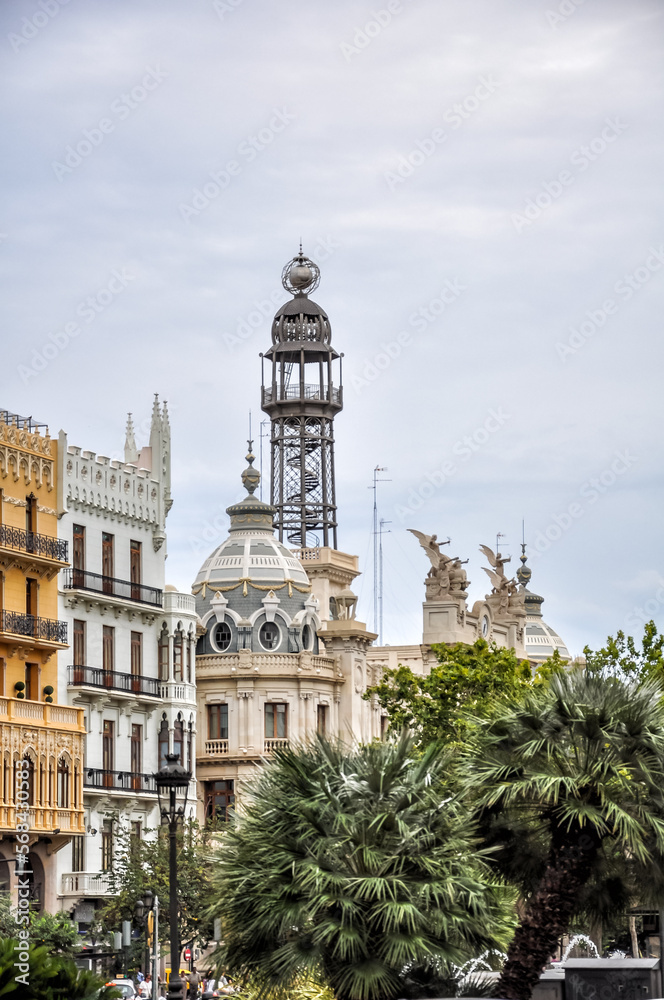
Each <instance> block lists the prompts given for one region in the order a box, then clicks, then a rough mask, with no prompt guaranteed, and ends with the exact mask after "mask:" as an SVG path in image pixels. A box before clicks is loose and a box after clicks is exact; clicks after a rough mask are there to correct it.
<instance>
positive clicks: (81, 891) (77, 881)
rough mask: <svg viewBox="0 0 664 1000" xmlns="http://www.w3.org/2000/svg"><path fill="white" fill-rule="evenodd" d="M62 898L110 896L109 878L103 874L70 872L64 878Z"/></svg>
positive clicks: (61, 888)
mask: <svg viewBox="0 0 664 1000" xmlns="http://www.w3.org/2000/svg"><path fill="white" fill-rule="evenodd" d="M60 894H61V895H62V896H110V894H111V890H110V888H109V885H108V876H107V875H105V874H104V873H103V872H70V873H68V874H67V875H63V876H62V884H61V887H60Z"/></svg>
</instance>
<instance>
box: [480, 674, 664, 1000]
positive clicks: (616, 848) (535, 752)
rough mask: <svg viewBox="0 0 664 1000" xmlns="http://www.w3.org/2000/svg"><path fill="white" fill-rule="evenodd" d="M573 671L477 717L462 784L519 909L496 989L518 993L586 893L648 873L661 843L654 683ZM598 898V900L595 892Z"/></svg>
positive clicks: (662, 804)
mask: <svg viewBox="0 0 664 1000" xmlns="http://www.w3.org/2000/svg"><path fill="white" fill-rule="evenodd" d="M635 673H636V672H635V671H634V672H632V675H631V676H630V674H629V673H628V672H624V671H623V673H622V675H621V676H607V675H606V672H604V671H602V670H599V671H596V670H591V671H590V672H588V671H582V670H580V669H577V668H575V669H573V670H572V671H571V672H570V673H569V674H566V673H563V674H556V675H554V676H553V677H551V678H550V680H549V682H548V683H547V684H545V685H541V686H540V687H535V688H532V689H530V690H528V691H526V692H525V693H524V694H523V695H522V697H521V699H520V700H519V701H515V702H514V703H513V704H511V705H505V704H500V705H499V706H498V710H497V712H496V713H494V715H493V716H492V717H490V718H487V719H484V720H478V729H477V731H476V734H475V737H476V738H475V745H474V747H473V748H472V749H469V750H467V751H466V753H465V756H464V763H465V767H464V768H463V770H462V775H461V788H462V791H465V793H466V795H467V796H468V797H469V798H470V799H473V798H474V799H475V802H476V807H477V813H478V816H479V821H480V825H481V829H482V831H483V834H484V843H485V844H486V845H487V846H491V847H493V848H494V854H493V855H492V858H493V863H494V864H495V865H496V866H497V867H498V868H499V870H500V871H501V873H502V874H503V875H505V876H506V877H508V878H510V879H511V880H512V881H514V882H516V883H517V884H520V887H521V889H522V892H523V893H524V896H525V897H526V901H525V911H524V914H523V917H522V919H521V920H520V923H519V927H518V928H517V931H516V934H515V936H514V939H513V941H512V943H511V945H510V949H509V955H508V960H507V963H506V965H505V969H504V971H503V976H502V979H501V983H500V989H499V995H501V996H504V997H510V998H515V1000H527V998H529V997H530V991H531V990H532V988H533V987H534V985H535V984H536V982H537V979H538V977H539V972H540V970H541V968H542V967H543V965H544V963H545V962H546V961H547V959H548V958H549V956H550V954H551V953H552V951H553V950H554V948H555V946H556V943H557V941H558V939H559V937H560V936H561V934H563V933H565V932H566V930H567V928H568V926H569V923H570V920H571V918H572V916H573V915H574V914H575V913H577V912H579V910H580V909H582V908H583V906H584V905H587V902H588V899H587V894H588V889H589V887H590V888H592V889H594V891H595V892H597V891H599V890H600V889H602V888H603V889H604V890H606V886H607V878H608V877H609V876H612V877H613V878H614V879H615V880H616V886H617V887H619V888H620V889H621V891H623V893H624V890H625V886H626V884H628V881H629V880H627V882H626V875H627V869H631V871H632V876H633V879H636V880H640V881H641V882H642V883H643V882H644V881H646V880H650V879H655V880H656V881H657V882H658V883H659V885H660V887H661V874H660V873H659V864H658V861H659V857H660V853H661V851H662V849H663V848H664V799H663V792H664V705H663V703H662V697H661V695H662V688H661V686H660V685H659V684H658V683H656V682H655V681H653V680H642V679H640V678H639V676H638V674H637V676H634V674H635ZM596 902H597V900H596Z"/></svg>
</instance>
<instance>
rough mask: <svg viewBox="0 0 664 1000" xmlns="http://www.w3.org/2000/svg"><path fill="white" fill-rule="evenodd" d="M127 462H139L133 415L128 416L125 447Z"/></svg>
mask: <svg viewBox="0 0 664 1000" xmlns="http://www.w3.org/2000/svg"><path fill="white" fill-rule="evenodd" d="M124 456H125V462H127V464H129V463H130V462H132V463H134V462H137V461H138V448H137V447H136V437H135V436H134V421H133V419H132V415H131V413H128V414H127V430H126V432H125V446H124Z"/></svg>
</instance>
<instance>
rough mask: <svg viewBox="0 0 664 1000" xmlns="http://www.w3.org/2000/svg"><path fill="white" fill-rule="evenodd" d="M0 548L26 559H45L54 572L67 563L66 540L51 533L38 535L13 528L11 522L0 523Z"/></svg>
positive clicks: (34, 532)
mask: <svg viewBox="0 0 664 1000" xmlns="http://www.w3.org/2000/svg"><path fill="white" fill-rule="evenodd" d="M0 550H6V551H8V552H11V553H12V555H15V556H18V557H19V558H20V557H24V558H25V560H27V561H33V562H38V563H41V562H42V560H46V563H47V565H48V566H49V567H50V568H52V569H54V570H55V571H56V572H57V570H58V569H60V568H61V567H63V566H67V565H68V561H67V542H65V541H62V540H61V539H60V538H53V537H52V536H51V535H40V534H38V533H37V532H36V531H24V530H23V529H22V528H14V527H13V526H12V525H11V524H0ZM54 564H57V565H54Z"/></svg>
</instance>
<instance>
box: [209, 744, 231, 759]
mask: <svg viewBox="0 0 664 1000" xmlns="http://www.w3.org/2000/svg"><path fill="white" fill-rule="evenodd" d="M205 753H206V755H207V756H208V757H223V756H225V755H226V754H227V753H228V740H206V741H205Z"/></svg>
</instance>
